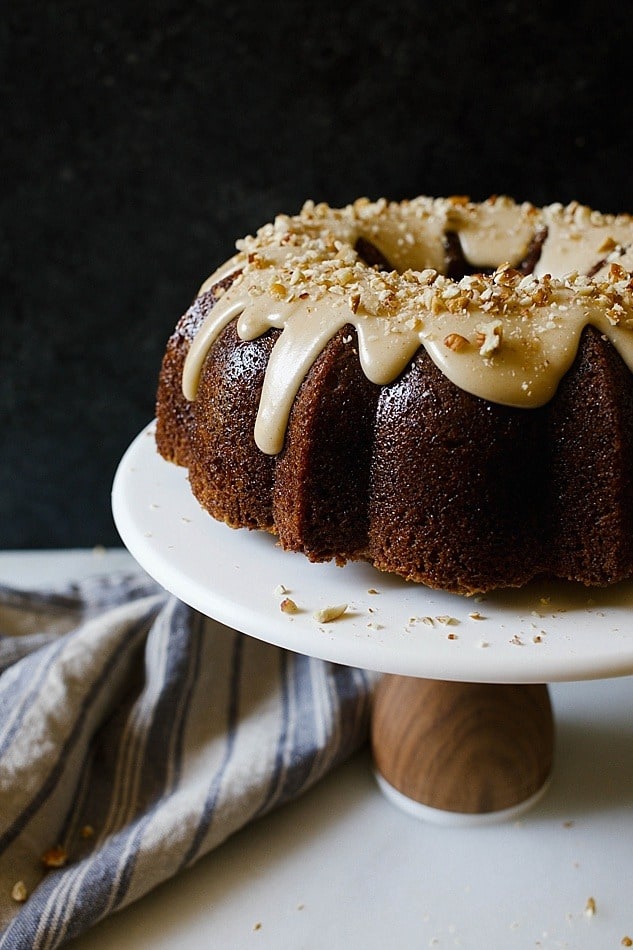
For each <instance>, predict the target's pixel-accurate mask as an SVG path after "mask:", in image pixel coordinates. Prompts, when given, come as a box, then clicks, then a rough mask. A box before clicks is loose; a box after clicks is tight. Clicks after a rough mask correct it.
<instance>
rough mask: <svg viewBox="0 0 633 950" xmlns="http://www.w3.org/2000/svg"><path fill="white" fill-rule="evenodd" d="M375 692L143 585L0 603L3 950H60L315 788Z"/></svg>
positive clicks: (357, 728)
mask: <svg viewBox="0 0 633 950" xmlns="http://www.w3.org/2000/svg"><path fill="white" fill-rule="evenodd" d="M372 682H373V677H372V675H371V674H368V673H366V672H363V671H362V670H357V669H352V668H347V667H342V666H337V665H335V664H332V663H327V662H324V661H321V660H315V659H312V658H310V657H305V656H300V655H298V654H294V653H291V652H289V651H287V650H282V649H280V648H277V647H273V646H269V645H268V644H265V643H262V642H260V641H258V640H255V639H252V638H251V637H246V636H244V635H243V634H239V633H236V632H235V631H233V630H230V629H229V628H227V627H223V626H222V625H220V624H218V623H215V622H214V621H211V620H209V619H207V618H205V617H203V616H202V615H201V614H199V613H197V612H196V611H194V610H192V609H190V608H188V607H186V606H185V605H184V604H182V603H181V602H180V601H178V600H177V599H175V598H174V597H172V596H170V595H168V594H166V593H165V592H164V591H163V590H162V589H161V588H159V587H157V585H155V584H154V583H153V582H152V581H150V580H149V578H147V576H146V575H144V574H141V573H138V574H132V575H125V576H122V575H117V576H104V577H99V578H92V579H89V580H86V581H81V582H79V583H77V584H76V585H73V586H71V587H69V588H68V589H65V590H63V591H56V592H48V593H44V592H39V593H33V592H21V591H16V590H12V589H7V588H0V950H8V948H10V950H21V948H25V950H26V948H29V950H31V948H38V950H50V948H53V947H58V946H60V945H61V944H63V943H64V942H66V941H67V940H69V939H70V938H72V937H75V936H77V935H78V934H80V933H82V932H83V931H85V930H86V929H87V928H89V927H90V926H91V925H92V924H94V923H95V922H96V921H98V920H100V919H101V918H103V917H105V916H106V915H108V914H111V913H113V912H114V911H116V910H118V909H120V908H122V907H124V906H125V905H126V904H129V903H131V902H132V901H134V900H137V899H138V898H140V897H141V896H142V895H143V894H145V893H147V892H148V891H149V890H151V889H152V888H153V887H155V886H156V885H158V884H159V883H161V882H162V881H165V880H167V879H168V878H170V877H171V876H172V875H174V874H176V873H177V872H178V871H179V870H180V869H181V868H186V867H188V866H189V865H191V864H193V863H194V862H195V861H196V860H197V859H198V858H200V857H201V856H202V855H204V854H206V853H207V852H208V851H210V850H211V849H212V848H214V847H216V846H217V845H219V844H220V843H221V842H222V841H224V840H225V839H226V838H227V837H228V836H229V835H231V834H232V833H233V832H235V831H237V830H238V829H239V828H241V827H243V826H244V825H245V824H246V823H247V822H249V821H250V820H251V819H254V818H256V817H258V816H260V815H263V814H265V813H266V812H268V811H270V810H271V809H273V808H275V807H277V806H279V805H281V804H283V803H284V802H286V801H289V800H290V799H292V798H294V797H296V796H297V795H299V794H301V793H302V792H303V791H305V790H306V789H308V788H309V787H310V786H311V785H313V784H314V783H315V782H316V781H317V780H318V779H319V778H320V777H322V776H323V775H324V774H325V773H326V772H327V771H328V770H329V769H331V768H333V767H334V766H335V765H336V764H337V763H339V762H341V761H342V760H343V759H345V758H346V757H347V756H348V755H350V754H351V753H352V752H353V751H354V750H355V749H356V748H357V747H359V746H360V745H361V744H362V742H363V741H364V740H365V738H366V735H367V725H368V714H369V704H370V696H371V687H372Z"/></svg>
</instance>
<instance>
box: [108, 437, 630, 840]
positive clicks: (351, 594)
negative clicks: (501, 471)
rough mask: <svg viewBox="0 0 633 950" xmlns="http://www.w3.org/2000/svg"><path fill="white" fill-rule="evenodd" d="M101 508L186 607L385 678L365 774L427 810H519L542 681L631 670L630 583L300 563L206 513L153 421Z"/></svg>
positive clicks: (534, 754) (482, 813) (543, 747)
mask: <svg viewBox="0 0 633 950" xmlns="http://www.w3.org/2000/svg"><path fill="white" fill-rule="evenodd" d="M112 509H113V514H114V520H115V523H116V526H117V529H118V531H119V533H120V535H121V538H122V540H123V542H124V544H125V545H126V547H127V548H128V550H129V551H130V553H131V554H132V556H133V557H134V558H135V559H136V561H137V562H138V563H139V564H140V565H141V567H143V568H144V569H145V570H146V571H147V573H148V574H150V575H151V576H152V577H153V578H154V579H155V580H156V581H157V582H158V583H159V584H160V585H161V586H162V587H164V588H165V589H166V590H168V591H169V592H171V593H173V594H174V595H176V596H177V597H178V598H180V599H181V600H183V601H184V602H185V603H187V604H188V605H190V606H191V607H193V608H195V609H196V610H199V611H200V612H201V613H203V614H205V615H206V616H209V617H212V618H213V619H215V620H217V621H220V622H221V623H224V624H226V625H228V626H230V627H233V628H235V629H237V630H239V631H241V632H243V633H245V634H248V635H250V636H253V637H257V638H259V639H261V640H265V641H267V642H269V643H272V644H275V645H277V646H281V647H285V648H287V649H290V650H293V651H295V652H298V653H304V654H308V655H310V656H315V657H318V658H320V659H323V660H329V661H332V662H336V663H342V664H346V665H350V666H357V667H362V668H363V669H366V670H370V671H374V672H376V673H377V674H385V675H383V676H380V677H378V676H377V686H376V692H375V699H374V708H373V713H372V727H371V739H372V749H373V755H374V763H375V768H376V775H377V779H378V782H379V784H380V787H381V788H382V790H383V791H384V792H385V794H386V795H387V796H388V797H389V798H390V799H391V800H392V801H394V802H395V803H396V804H397V805H399V806H400V807H403V808H405V809H406V810H408V811H410V812H412V813H413V814H416V815H419V816H421V817H424V818H427V819H430V820H435V821H440V822H446V821H450V822H451V823H453V824H455V823H472V822H482V821H483V822H486V821H490V820H495V821H496V820H499V818H505V817H510V816H514V815H516V814H518V813H520V812H521V811H524V810H525V809H526V808H527V807H529V806H531V805H532V804H533V803H534V802H535V801H536V800H537V799H538V798H539V797H540V795H541V794H542V793H543V791H544V789H545V788H546V786H547V781H548V777H549V775H550V771H551V767H552V761H553V750H554V723H553V717H552V710H551V705H550V701H549V694H548V688H547V685H546V684H548V683H551V682H560V681H571V680H583V679H598V678H606V677H613V676H625V675H628V674H631V673H633V625H631V623H630V618H631V607H633V584H631V583H626V584H620V585H616V586H615V587H611V588H607V589H605V590H595V589H592V590H587V589H585V588H580V587H579V586H577V585H571V584H562V583H553V582H552V583H547V582H540V583H533V584H531V585H528V586H527V587H525V588H522V589H521V590H517V591H498V592H494V593H491V594H488V595H486V596H485V597H463V596H460V595H456V594H447V593H444V592H440V591H434V590H430V589H428V588H426V587H424V586H422V585H418V584H409V583H407V582H406V581H403V580H402V579H401V578H398V577H395V576H393V575H389V574H382V573H380V572H378V571H376V570H375V569H374V568H373V567H371V566H370V565H368V564H364V563H354V564H348V565H346V566H345V567H343V568H340V567H337V566H336V565H334V564H312V563H310V562H309V561H308V560H307V559H306V558H305V557H304V556H303V555H299V554H292V553H288V552H285V551H282V550H281V548H280V547H279V546H278V545H277V543H276V541H275V539H274V538H273V537H272V536H270V535H268V534H266V533H265V532H249V531H246V530H241V531H235V530H232V529H231V528H228V527H227V526H225V525H223V524H220V523H218V522H216V521H215V520H214V519H213V518H211V517H210V516H209V515H208V514H207V513H206V512H204V511H203V510H202V509H201V508H200V506H199V505H198V503H197V501H196V500H195V498H194V497H193V495H192V494H191V491H190V488H189V483H188V480H187V474H186V471H185V470H184V469H181V468H178V467H177V466H175V465H172V464H170V463H168V462H165V461H164V460H163V459H162V458H161V457H160V456H159V455H158V453H157V451H156V448H155V443H154V423H151V424H150V425H148V426H147V427H146V428H145V429H144V430H143V431H142V432H141V433H140V434H139V435H138V436H137V437H136V439H135V440H134V441H133V442H132V444H131V445H130V447H129V449H128V450H127V452H126V453H125V455H124V456H123V458H122V460H121V462H120V464H119V467H118V470H117V473H116V476H115V479H114V484H113V490H112ZM343 607H344V608H345V609H344V610H343ZM330 608H338V611H337V610H331V609H330ZM336 613H338V616H336V617H335V618H334V619H328V618H329V617H330V616H331V615H332V614H336Z"/></svg>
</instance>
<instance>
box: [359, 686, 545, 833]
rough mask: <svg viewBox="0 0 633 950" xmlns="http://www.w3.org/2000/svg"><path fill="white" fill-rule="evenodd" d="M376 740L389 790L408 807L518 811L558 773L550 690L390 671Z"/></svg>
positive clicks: (378, 703) (378, 708)
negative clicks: (555, 767)
mask: <svg viewBox="0 0 633 950" xmlns="http://www.w3.org/2000/svg"><path fill="white" fill-rule="evenodd" d="M371 742H372V750H373V756H374V763H375V767H376V770H377V773H378V778H379V783H380V784H381V787H382V788H383V790H384V791H387V792H389V791H390V790H394V791H395V792H396V793H397V794H396V795H395V796H391V797H395V799H396V801H397V803H398V804H401V805H403V807H407V804H406V802H407V801H408V802H410V803H412V807H411V808H407V810H410V811H414V812H415V806H416V804H417V805H420V806H422V807H421V809H420V815H421V816H422V817H431V818H432V815H430V810H431V809H436V810H437V811H438V812H441V813H449V815H450V814H452V815H455V816H458V815H470V816H473V817H474V816H489V817H493V816H495V817H497V816H498V817H501V818H502V817H505V816H506V814H508V815H510V814H516V813H518V812H519V811H522V810H524V807H527V806H528V805H530V804H532V803H533V802H534V801H535V800H536V799H537V798H538V797H539V793H540V792H541V791H542V790H543V789H544V787H545V786H546V783H547V780H548V777H549V775H550V771H551V768H552V761H553V753H554V720H553V716H552V708H551V704H550V699H549V693H548V689H547V686H544V685H541V684H537V685H524V684H522V685H505V684H495V685H489V684H482V683H459V682H445V681H440V680H428V679H417V678H413V677H408V676H397V675H392V674H388V675H386V676H384V677H383V678H382V679H381V680H380V682H379V684H378V687H377V691H376V696H375V701H374V709H373V717H372V727H371ZM385 783H386V785H385ZM401 797H403V798H404V799H405V801H404V802H403V801H401V800H399V799H400V798H401ZM427 810H428V811H427Z"/></svg>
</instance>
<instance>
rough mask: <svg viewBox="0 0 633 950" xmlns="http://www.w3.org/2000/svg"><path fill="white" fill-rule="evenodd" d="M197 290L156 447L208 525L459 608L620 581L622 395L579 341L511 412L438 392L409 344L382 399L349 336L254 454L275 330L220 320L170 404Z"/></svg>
mask: <svg viewBox="0 0 633 950" xmlns="http://www.w3.org/2000/svg"><path fill="white" fill-rule="evenodd" d="M230 283H231V278H228V279H224V281H223V284H222V287H221V289H220V292H218V290H217V289H213V288H212V289H211V290H205V292H204V293H203V294H202V295H201V296H200V297H198V298H197V299H196V300H195V301H194V303H193V304H192V306H191V308H190V309H189V310H188V311H187V313H186V314H185V315H184V317H183V318H182V319H181V321H180V323H179V325H178V327H177V328H176V331H175V332H174V334H173V335H172V337H171V339H170V341H169V343H168V346H167V350H166V353H165V356H164V360H163V365H162V369H161V373H160V380H159V388H158V398H157V445H158V449H159V451H160V453H161V454H162V455H163V456H164V457H165V458H166V459H169V460H170V461H174V462H176V463H177V464H179V465H183V466H186V467H187V468H188V469H189V477H190V481H191V488H192V491H193V492H194V494H195V496H196V498H197V499H198V501H199V502H200V504H201V505H202V506H203V507H204V508H205V509H206V510H207V511H209V512H210V513H211V514H212V515H213V517H215V518H217V519H219V520H221V521H224V522H226V523H227V524H229V525H231V526H232V527H247V528H257V529H264V530H266V531H270V532H272V533H273V534H276V535H278V537H279V542H280V544H281V545H282V546H283V547H284V548H285V549H288V550H292V551H301V552H304V553H305V554H306V555H307V557H308V558H310V559H311V560H313V561H323V560H330V559H335V560H336V561H337V562H338V563H341V564H342V563H344V562H345V561H347V560H353V559H364V560H367V561H369V562H370V563H372V564H373V565H374V566H375V567H377V568H379V569H380V570H382V571H389V572H394V573H396V574H399V575H401V576H402V577H404V578H407V579H408V580H412V581H416V582H421V583H424V584H427V585H429V586H431V587H437V588H442V589H446V590H453V591H459V592H466V593H473V592H479V591H485V590H489V589H492V588H495V587H503V586H520V585H522V584H525V583H526V582H527V581H529V580H530V579H531V578H533V577H534V576H536V575H539V574H549V575H553V576H555V577H559V578H566V579H569V580H574V581H579V582H581V583H583V584H586V585H606V584H611V583H614V582H616V581H619V580H621V579H623V578H626V577H629V576H630V575H631V573H632V572H633V381H632V375H631V372H630V371H629V369H628V367H627V366H626V364H625V363H624V361H623V359H622V358H621V357H620V355H619V354H618V352H617V351H616V350H615V349H614V347H613V346H612V345H611V343H610V342H609V341H608V340H607V339H606V338H605V337H604V335H603V334H601V333H600V332H599V331H598V330H596V329H595V328H594V327H592V326H587V327H586V328H585V329H584V330H583V332H582V336H581V339H580V344H579V347H578V352H577V356H576V359H575V361H574V363H573V365H572V367H571V369H570V370H569V371H568V372H567V373H566V375H565V376H564V378H563V380H562V382H561V383H560V385H559V386H558V389H557V392H556V395H555V396H554V398H553V399H551V400H550V401H549V402H548V403H547V404H546V405H544V406H542V407H540V408H536V409H522V408H513V407H508V406H504V405H500V404H497V403H492V402H489V401H487V400H486V399H482V398H480V397H478V396H475V395H471V394H470V393H469V392H466V391H464V390H463V389H461V388H458V387H457V386H456V385H454V384H453V383H452V382H451V381H450V380H449V379H448V378H447V377H446V376H445V375H444V374H443V373H442V372H441V370H440V369H438V367H437V366H436V365H435V363H434V362H433V361H432V360H431V358H430V357H429V355H428V354H427V353H426V351H425V350H424V349H423V348H422V347H420V349H419V350H418V352H417V353H416V354H415V356H414V358H413V359H412V360H411V361H410V363H409V364H408V365H407V366H406V368H405V370H404V371H403V372H401V373H400V375H399V376H398V377H397V378H396V379H395V380H393V382H390V383H388V384H386V385H378V384H376V383H372V382H370V381H369V379H368V378H367V376H366V375H365V373H364V372H363V370H362V369H361V366H360V363H359V358H358V340H357V335H356V330H355V328H354V327H353V326H351V325H347V326H344V327H343V328H342V329H340V330H338V331H337V332H336V333H335V335H334V336H333V338H332V339H331V340H330V341H329V343H327V345H325V347H324V348H323V349H322V351H321V353H320V355H319V356H318V357H317V358H316V360H315V361H314V363H313V364H312V367H311V369H310V370H309V371H308V373H307V375H306V376H305V378H304V380H303V382H302V384H301V386H300V389H299V392H298V394H297V396H296V398H295V400H294V403H293V406H292V410H291V412H290V416H289V420H288V425H287V429H286V432H285V439H284V444H283V448H282V450H281V451H280V452H279V453H278V454H265V453H264V452H263V451H261V450H260V449H259V448H258V447H257V445H256V443H255V439H254V435H253V432H254V428H255V419H256V415H257V411H258V406H259V403H260V396H261V391H262V386H263V383H264V374H265V371H266V368H267V365H268V362H269V359H270V354H271V351H272V348H273V345H274V343H275V341H276V340H277V338H278V337H279V334H280V332H281V331H280V330H278V329H274V328H272V329H269V330H268V331H267V332H265V333H263V334H262V335H260V336H258V337H257V338H256V339H253V340H242V339H240V336H239V335H238V333H237V330H236V322H235V320H233V321H231V322H229V323H228V325H227V326H226V328H225V329H223V330H222V331H221V332H220V333H219V335H218V337H217V339H216V341H215V342H214V343H213V345H212V346H211V347H210V349H209V352H208V354H207V356H206V359H205V361H204V364H203V367H202V371H201V375H200V381H199V387H198V392H197V396H196V398H195V400H193V401H189V400H187V399H186V398H185V397H184V396H183V394H182V374H183V366H184V361H185V357H186V354H187V351H188V349H189V347H190V345H191V341H192V340H193V338H194V336H195V334H196V333H197V331H198V329H199V327H200V325H201V322H202V320H203V319H204V317H205V316H206V315H207V314H208V313H209V312H210V311H211V309H212V308H213V307H214V305H215V303H216V299H217V298H218V297H219V296H220V294H221V292H222V291H223V290H224V289H225V288H226V287H228V286H230Z"/></svg>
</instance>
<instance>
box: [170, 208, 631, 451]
mask: <svg viewBox="0 0 633 950" xmlns="http://www.w3.org/2000/svg"><path fill="white" fill-rule="evenodd" d="M447 236H450V237H448V238H447ZM447 242H448V251H447ZM632 243H633V220H632V219H631V218H630V217H628V216H624V215H622V216H608V215H600V214H597V213H596V212H592V211H590V210H589V209H587V208H584V207H583V206H580V205H569V206H567V207H566V208H563V207H562V206H560V205H552V206H549V207H548V208H544V209H540V210H539V209H536V208H534V207H533V206H532V205H529V204H523V205H518V204H516V203H514V202H512V201H511V200H510V199H507V198H496V199H489V200H488V201H487V202H483V203H482V204H474V203H471V202H468V201H466V200H465V199H462V198H454V199H430V198H418V199H414V200H413V201H410V202H402V203H400V204H396V203H388V202H386V201H382V200H381V201H379V202H375V203H371V202H368V201H364V200H361V201H358V202H355V203H354V204H353V205H350V206H348V207H347V208H343V209H331V208H329V207H328V206H327V205H314V204H312V203H308V204H306V205H305V206H304V208H303V210H302V212H301V214H299V215H297V216H295V217H287V216H280V217H278V218H277V219H276V220H275V222H274V223H273V224H271V225H266V226H265V227H264V228H262V229H260V231H259V232H258V233H257V235H255V236H254V237H249V238H245V239H244V240H243V241H240V242H239V243H238V254H237V255H236V256H235V257H234V258H232V259H231V260H230V261H229V262H227V264H226V265H224V266H223V267H222V268H220V270H219V271H216V272H215V274H213V275H212V276H211V277H210V278H209V279H208V280H207V281H206V282H205V284H204V285H203V287H202V288H201V293H202V292H204V291H206V290H208V289H210V288H211V287H215V286H217V284H218V282H219V281H221V280H223V279H224V278H226V277H228V276H230V275H234V279H233V282H232V284H231V285H230V286H229V287H228V289H226V290H225V291H224V292H223V293H222V295H221V296H220V298H219V299H218V301H217V303H216V304H215V306H214V307H213V310H212V311H211V312H210V314H209V315H208V317H207V318H206V320H205V321H204V323H203V324H202V326H201V328H200V330H199V331H198V333H197V334H196V336H195V338H194V340H193V343H192V345H191V347H190V350H189V353H188V355H187V359H186V363H185V369H184V373H183V392H184V394H185V396H186V397H187V399H190V400H192V399H195V396H196V392H197V386H198V379H199V376H200V373H201V371H202V367H203V365H204V361H205V359H206V355H207V353H208V350H209V348H210V347H211V346H212V345H213V342H214V340H215V339H216V338H217V337H218V335H219V334H220V333H221V332H222V330H223V328H224V327H225V326H226V325H227V324H228V323H230V322H231V321H232V320H235V319H237V332H238V334H239V336H240V337H241V338H242V339H245V340H247V339H255V338H256V337H258V336H260V335H261V334H263V333H265V332H266V331H267V330H268V329H269V328H271V327H277V328H279V329H281V330H282V331H283V332H282V333H281V335H280V336H279V339H278V340H277V342H276V344H275V346H274V348H273V353H272V356H271V359H270V362H269V365H268V368H267V371H266V377H265V382H264V389H263V392H262V397H261V400H260V407H259V414H258V418H257V423H256V427H255V439H256V442H257V444H258V446H259V448H260V449H261V450H262V451H263V452H266V453H269V454H276V453H277V452H279V451H280V450H281V448H282V447H283V441H284V435H285V429H286V424H287V419H288V415H289V413H290V410H291V408H292V404H293V401H294V398H295V396H296V393H297V391H298V389H299V386H300V385H301V382H302V381H303V379H304V377H305V375H306V374H307V373H308V372H309V370H310V367H311V366H312V364H313V363H314V361H315V360H316V359H317V358H318V356H319V353H320V352H321V351H322V350H323V348H324V347H325V346H326V345H327V343H328V341H329V340H330V339H331V338H332V337H333V336H334V334H335V333H337V332H338V330H340V329H341V328H342V327H344V326H347V325H351V326H353V327H354V328H355V330H356V333H357V338H358V354H359V359H360V363H361V366H362V369H363V371H364V373H365V374H366V375H367V377H368V378H369V379H370V380H371V381H373V382H375V383H378V384H380V385H386V384H388V383H390V382H391V381H393V380H394V379H395V378H396V377H397V376H398V375H399V374H400V373H401V372H402V370H403V369H404V368H405V367H406V366H407V364H408V363H409V361H410V360H411V358H412V357H413V356H414V354H415V352H416V351H417V349H418V348H419V346H420V345H422V346H424V347H425V349H426V350H427V352H428V353H429V355H430V356H431V358H432V359H433V360H434V362H435V363H436V365H438V366H439V367H440V369H441V370H442V371H443V372H444V373H445V374H446V376H447V377H448V378H449V379H450V380H451V381H452V382H454V383H455V384H456V385H457V386H460V387H461V388H462V389H465V390H467V391H468V392H471V393H473V394H474V395H476V396H480V397H482V398H484V399H488V400H490V401H492V402H498V403H503V404H506V405H511V406H517V407H525V408H528V407H533V406H540V405H543V404H544V403H546V402H547V401H548V400H549V399H551V398H552V396H553V395H554V392H555V391H556V388H557V386H558V383H559V381H560V379H561V378H562V376H563V375H564V373H565V372H566V371H567V370H568V369H569V367H570V366H571V364H572V362H573V360H574V358H575V355H576V351H577V347H578V342H579V339H580V335H581V333H582V330H583V329H584V327H585V326H587V325H588V324H591V325H593V326H595V327H597V329H598V330H599V331H600V332H602V333H603V334H604V335H605V336H607V337H608V338H609V340H611V342H612V343H613V345H614V346H615V347H616V348H617V349H618V351H619V352H620V354H621V356H622V357H623V359H624V360H625V362H626V363H627V365H628V366H629V369H631V370H633V284H632V282H631V273H630V270H631V268H632V267H633V260H632V259H631V256H632V255H631V250H630V248H631V245H632ZM596 267H597V269H596ZM460 270H461V274H460ZM464 270H466V271H467V273H465V274H464V273H463V271H464ZM485 271H488V272H487V273H486V272H485ZM589 272H591V276H588V273H589Z"/></svg>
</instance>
